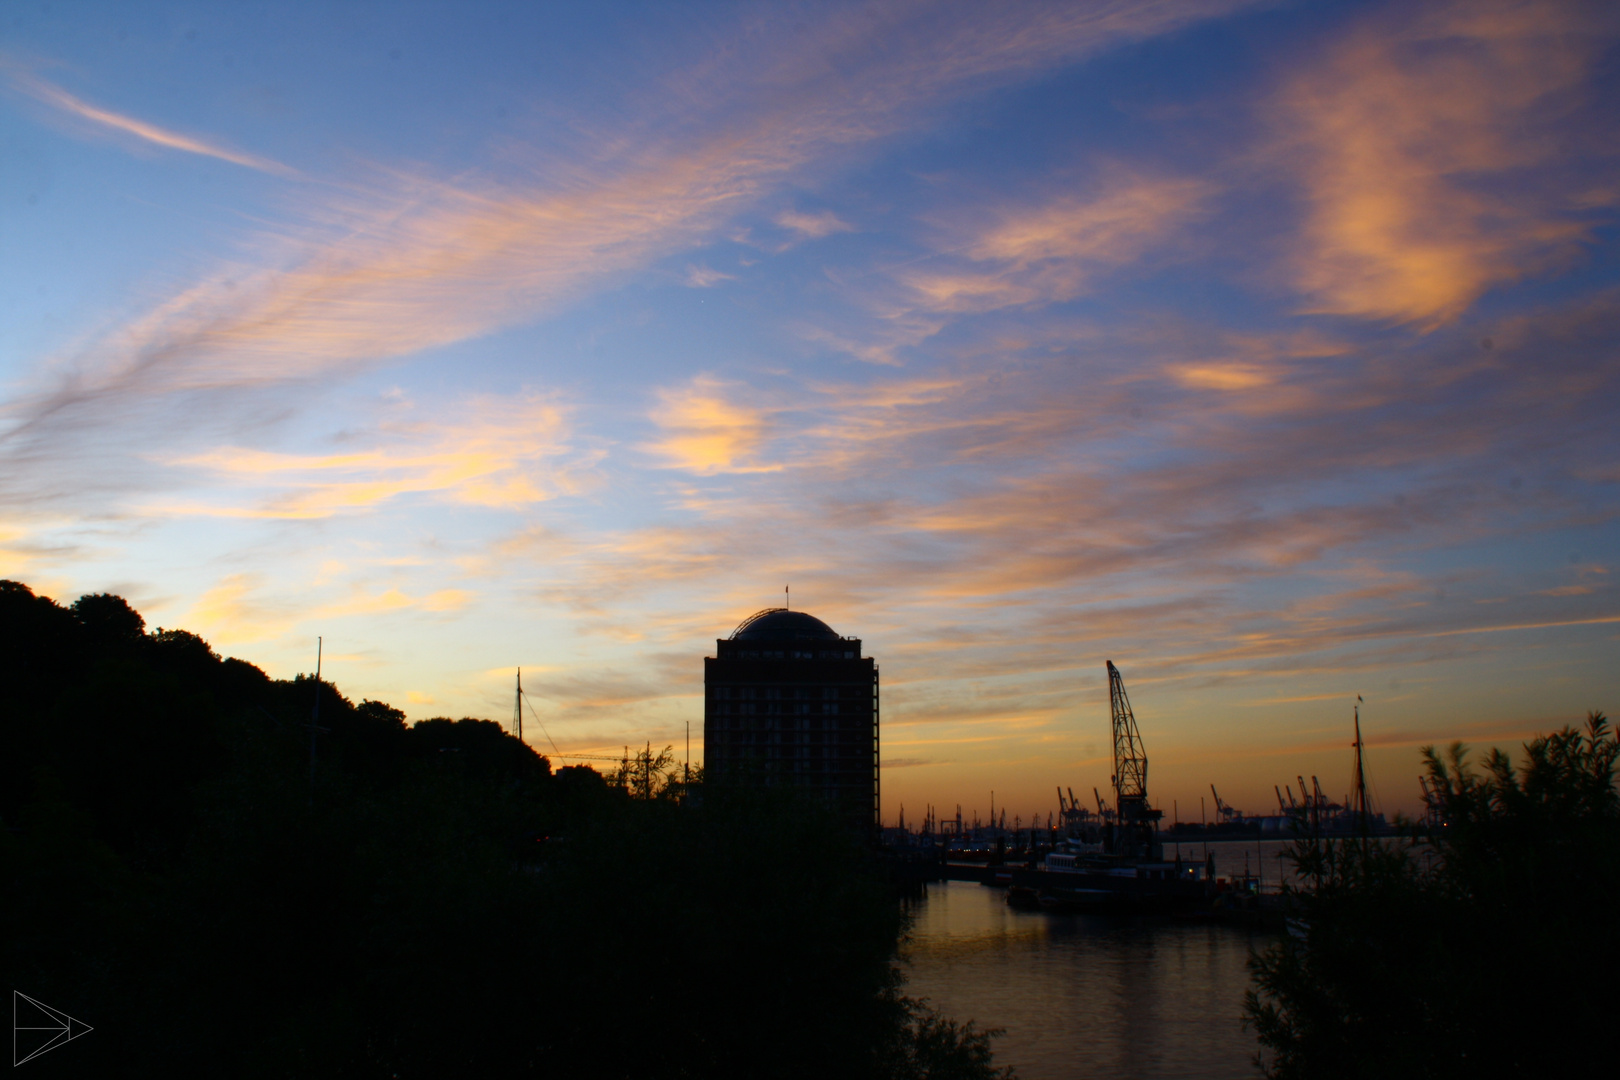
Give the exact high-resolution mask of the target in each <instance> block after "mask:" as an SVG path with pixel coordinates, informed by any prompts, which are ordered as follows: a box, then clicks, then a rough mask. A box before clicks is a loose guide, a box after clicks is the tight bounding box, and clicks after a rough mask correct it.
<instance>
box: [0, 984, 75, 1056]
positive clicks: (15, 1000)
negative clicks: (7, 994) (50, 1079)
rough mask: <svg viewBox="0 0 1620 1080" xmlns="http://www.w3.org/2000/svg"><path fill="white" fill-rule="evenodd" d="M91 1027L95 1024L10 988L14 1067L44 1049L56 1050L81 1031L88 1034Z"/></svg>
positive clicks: (42, 1051) (37, 1054) (39, 1053)
mask: <svg viewBox="0 0 1620 1080" xmlns="http://www.w3.org/2000/svg"><path fill="white" fill-rule="evenodd" d="M94 1030H95V1028H93V1027H91V1026H90V1025H89V1024H86V1023H85V1022H84V1021H83V1020H75V1019H74V1018H73V1017H71V1016H69V1015H68V1014H67V1013H65V1012H63V1011H62V1010H61V1009H53V1008H51V1007H50V1006H49V1005H46V1004H45V1003H44V1002H42V1001H35V1000H34V999H33V998H31V997H29V996H28V995H27V994H25V993H23V992H22V991H20V990H13V991H12V992H11V1064H12V1067H13V1068H15V1067H16V1066H18V1065H21V1064H22V1063H23V1062H25V1061H30V1060H32V1059H33V1058H37V1057H39V1055H41V1054H43V1053H44V1052H45V1051H47V1050H55V1049H56V1048H57V1047H58V1046H61V1045H62V1044H63V1043H68V1042H72V1041H73V1040H74V1039H77V1038H78V1037H79V1036H80V1035H88V1034H89V1033H90V1032H92V1031H94Z"/></svg>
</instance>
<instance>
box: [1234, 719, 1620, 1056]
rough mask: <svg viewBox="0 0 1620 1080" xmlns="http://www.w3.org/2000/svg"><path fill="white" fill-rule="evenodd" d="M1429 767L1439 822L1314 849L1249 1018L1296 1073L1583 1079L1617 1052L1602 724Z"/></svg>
mask: <svg viewBox="0 0 1620 1080" xmlns="http://www.w3.org/2000/svg"><path fill="white" fill-rule="evenodd" d="M1424 757H1425V762H1426V767H1427V770H1428V774H1429V780H1430V782H1431V783H1430V789H1431V791H1433V792H1434V796H1433V799H1434V801H1433V805H1432V807H1431V809H1432V815H1431V818H1432V820H1431V821H1430V823H1429V824H1427V825H1426V826H1425V827H1423V828H1420V829H1413V830H1412V832H1411V836H1410V839H1409V840H1408V841H1406V842H1403V843H1396V844H1393V845H1386V844H1382V843H1377V842H1371V841H1363V840H1338V841H1335V840H1324V839H1321V838H1317V837H1311V836H1304V837H1302V838H1300V839H1299V840H1298V841H1296V843H1295V844H1294V846H1293V848H1292V850H1291V851H1290V853H1289V855H1290V857H1291V859H1292V860H1293V862H1294V864H1295V868H1296V875H1297V878H1298V880H1299V881H1300V882H1301V883H1302V884H1301V885H1300V887H1299V888H1298V889H1296V890H1294V891H1293V892H1292V894H1291V897H1290V899H1291V901H1292V906H1291V918H1290V922H1289V927H1290V932H1289V934H1288V935H1286V936H1284V937H1283V938H1282V939H1281V940H1280V941H1279V942H1278V944H1276V945H1274V946H1272V947H1271V948H1270V949H1268V950H1266V951H1265V952H1264V953H1261V954H1260V955H1258V956H1256V957H1255V958H1254V959H1253V961H1252V962H1251V968H1252V970H1253V975H1254V987H1253V989H1251V991H1250V992H1249V994H1248V996H1247V1001H1246V1006H1245V1016H1246V1020H1247V1022H1248V1023H1250V1024H1252V1025H1253V1026H1254V1028H1255V1030H1256V1032H1257V1033H1258V1035H1259V1039H1260V1043H1261V1045H1262V1046H1263V1047H1264V1048H1265V1049H1266V1050H1267V1051H1269V1058H1263V1059H1262V1064H1263V1065H1264V1066H1265V1067H1266V1069H1267V1072H1268V1075H1270V1076H1274V1077H1279V1078H1284V1077H1328V1078H1331V1077H1375V1076H1376V1077H1405V1076H1412V1077H1451V1076H1456V1077H1464V1076H1466V1077H1470V1078H1479V1077H1491V1076H1532V1075H1578V1074H1580V1073H1584V1072H1585V1071H1586V1069H1587V1068H1589V1066H1590V1064H1591V1063H1592V1062H1595V1061H1600V1060H1605V1059H1607V1058H1608V1057H1610V1056H1612V1047H1611V1042H1612V1040H1611V1039H1610V1038H1609V1036H1608V1034H1607V1023H1608V1019H1609V1013H1610V1011H1611V1009H1610V1005H1611V999H1610V997H1609V995H1608V993H1607V991H1606V990H1605V989H1604V988H1605V987H1606V986H1607V985H1608V983H1609V981H1610V980H1611V979H1612V977H1613V975H1612V972H1613V971H1614V970H1615V965H1616V963H1617V962H1620V929H1617V927H1616V924H1615V921H1614V920H1613V919H1612V918H1610V917H1608V915H1607V914H1604V913H1606V912H1607V911H1608V910H1610V908H1612V905H1613V901H1614V898H1615V896H1616V890H1617V888H1620V794H1617V792H1616V788H1615V766H1616V761H1617V758H1620V743H1617V742H1616V739H1615V737H1614V734H1613V733H1612V732H1611V731H1610V729H1609V726H1608V722H1607V720H1606V719H1605V718H1604V716H1603V714H1602V713H1597V712H1594V713H1591V714H1589V716H1588V719H1587V724H1586V729H1585V731H1584V732H1583V731H1576V730H1574V729H1572V728H1567V727H1566V728H1565V729H1563V730H1562V731H1559V732H1556V733H1554V734H1552V735H1546V736H1541V737H1538V738H1536V739H1535V740H1533V741H1532V742H1530V743H1528V744H1527V745H1526V746H1525V762H1524V765H1523V767H1522V769H1515V768H1514V766H1513V763H1512V761H1511V760H1510V759H1509V758H1508V757H1507V755H1505V754H1503V753H1501V752H1500V751H1493V752H1492V754H1491V755H1490V756H1489V757H1488V758H1487V759H1486V762H1485V768H1484V770H1483V772H1480V771H1476V770H1475V769H1473V768H1472V767H1471V766H1470V765H1469V763H1468V761H1467V753H1466V750H1465V749H1464V748H1463V746H1462V745H1461V744H1455V745H1453V746H1452V747H1451V749H1450V751H1449V752H1448V753H1447V754H1446V755H1444V756H1442V755H1440V754H1437V753H1436V752H1435V751H1434V749H1433V748H1432V747H1429V748H1425V750H1424Z"/></svg>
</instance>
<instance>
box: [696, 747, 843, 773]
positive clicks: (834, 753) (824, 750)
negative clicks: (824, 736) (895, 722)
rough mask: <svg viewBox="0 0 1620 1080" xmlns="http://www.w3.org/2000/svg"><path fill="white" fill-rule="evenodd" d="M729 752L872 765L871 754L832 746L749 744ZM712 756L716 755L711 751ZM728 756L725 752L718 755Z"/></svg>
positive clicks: (771, 758)
mask: <svg viewBox="0 0 1620 1080" xmlns="http://www.w3.org/2000/svg"><path fill="white" fill-rule="evenodd" d="M729 754H730V756H731V757H733V758H738V759H741V758H756V759H760V760H767V761H819V762H829V763H832V764H836V765H841V766H842V767H843V768H846V769H859V768H868V767H870V765H871V757H870V755H862V754H860V753H851V752H839V750H838V748H837V747H832V746H819V747H818V746H774V745H772V746H767V745H756V744H748V745H743V746H734V747H731V748H730V751H729ZM710 756H711V757H713V756H716V755H715V754H714V753H713V751H712V750H711V751H710ZM718 756H720V757H725V756H727V755H726V754H725V753H722V754H720V755H718Z"/></svg>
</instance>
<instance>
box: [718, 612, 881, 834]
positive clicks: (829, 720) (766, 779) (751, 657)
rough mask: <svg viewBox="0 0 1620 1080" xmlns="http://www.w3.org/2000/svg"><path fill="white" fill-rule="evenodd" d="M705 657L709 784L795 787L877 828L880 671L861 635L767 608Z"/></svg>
mask: <svg viewBox="0 0 1620 1080" xmlns="http://www.w3.org/2000/svg"><path fill="white" fill-rule="evenodd" d="M714 645H715V655H713V656H710V657H705V658H704V660H703V682H704V689H705V694H704V706H703V756H704V766H703V767H704V779H705V781H706V782H708V783H713V784H728V783H763V784H774V783H793V784H799V785H803V786H804V787H808V788H811V789H814V790H817V791H821V792H824V793H825V794H826V795H827V797H828V798H829V799H830V800H832V801H833V802H834V803H836V804H837V805H838V806H840V807H842V808H843V810H844V811H845V812H846V813H847V814H848V815H849V816H850V818H851V820H852V821H857V822H859V823H860V825H861V826H862V827H863V828H870V829H873V830H876V829H877V827H878V824H879V803H878V667H877V663H876V661H874V660H873V659H872V658H871V657H870V656H862V655H861V642H860V639H859V638H846V637H840V636H839V635H838V634H837V632H836V631H834V630H833V628H832V627H830V626H828V625H827V624H826V623H824V622H822V621H821V620H820V619H818V618H816V617H815V616H813V615H808V614H806V613H805V612H802V611H789V610H788V609H787V608H766V609H765V610H764V611H760V612H757V613H755V614H753V615H750V616H749V617H748V618H747V619H745V620H743V623H742V625H740V626H738V627H737V629H736V630H734V631H732V634H731V636H730V637H729V638H721V639H719V640H717V641H716V642H715V643H714Z"/></svg>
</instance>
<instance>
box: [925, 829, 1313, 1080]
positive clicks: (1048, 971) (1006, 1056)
mask: <svg viewBox="0 0 1620 1080" xmlns="http://www.w3.org/2000/svg"><path fill="white" fill-rule="evenodd" d="M1281 846H1282V844H1281V843H1280V842H1269V843H1267V844H1266V845H1265V848H1264V852H1263V860H1262V856H1261V855H1258V854H1256V853H1255V848H1256V845H1255V844H1254V843H1248V844H1243V843H1236V844H1233V843H1212V844H1210V845H1209V849H1210V851H1212V852H1214V853H1215V862H1216V873H1217V874H1220V875H1222V876H1226V875H1228V874H1241V873H1242V872H1243V857H1244V851H1245V849H1247V851H1248V852H1249V859H1250V863H1251V866H1253V865H1257V864H1258V863H1259V862H1261V861H1265V862H1267V863H1268V864H1269V865H1267V866H1266V880H1267V884H1268V885H1269V886H1271V887H1275V883H1276V880H1277V877H1276V875H1277V871H1278V864H1277V859H1276V854H1275V851H1276V849H1277V848H1280V847H1281ZM1189 847H1190V850H1189ZM1202 851H1203V849H1202V847H1201V846H1199V845H1192V846H1189V845H1183V850H1182V856H1183V858H1189V859H1192V858H1201V857H1202ZM1166 853H1167V854H1170V852H1169V851H1167V852H1166ZM913 913H914V915H915V917H916V922H915V924H914V925H913V927H912V932H911V940H910V942H909V944H908V946H907V950H906V955H907V958H908V960H909V966H908V973H909V976H910V983H909V984H908V986H907V991H906V992H907V993H909V994H911V995H912V996H914V997H926V998H928V999H929V1000H930V1001H931V1002H932V1003H933V1005H934V1006H935V1007H936V1008H938V1009H939V1010H940V1011H942V1012H943V1013H945V1015H947V1016H950V1017H952V1018H953V1019H956V1020H969V1019H971V1020H974V1021H977V1022H978V1025H979V1026H980V1027H981V1028H984V1027H999V1028H1005V1029H1006V1033H1005V1034H1004V1035H1003V1036H1002V1037H1001V1038H999V1039H997V1040H996V1043H995V1048H996V1061H997V1063H998V1064H1001V1065H1012V1066H1013V1067H1014V1068H1016V1069H1017V1070H1018V1075H1019V1076H1020V1077H1022V1078H1023V1080H1057V1078H1060V1077H1061V1078H1070V1077H1097V1078H1102V1077H1107V1078H1115V1077H1118V1078H1121V1080H1137V1078H1142V1080H1147V1078H1152V1077H1177V1078H1189V1080H1227V1078H1235V1077H1244V1078H1252V1077H1254V1076H1256V1075H1258V1074H1257V1071H1256V1069H1255V1067H1254V1065H1253V1059H1254V1053H1255V1050H1256V1049H1257V1045H1256V1043H1255V1040H1254V1035H1253V1033H1251V1032H1245V1031H1244V1030H1243V1027H1242V1022H1241V1017H1242V1015H1243V992H1244V990H1246V989H1247V988H1248V985H1249V971H1248V966H1247V962H1248V958H1249V951H1250V949H1251V948H1264V947H1265V946H1266V945H1267V944H1268V943H1269V942H1270V941H1271V935H1269V934H1267V933H1264V932H1255V931H1249V930H1243V929H1238V928H1234V927H1229V926H1209V925H1195V924H1187V923H1175V922H1168V921H1163V920H1148V919H1102V918H1097V917H1093V916H1086V915H1054V914H1050V913H1048V912H1044V911H1017V910H1014V909H1013V908H1009V907H1008V906H1007V904H1006V902H1005V892H1004V890H1002V889H994V888H988V887H986V886H983V885H973V884H968V883H964V882H949V883H941V884H935V885H930V886H929V888H928V896H927V899H925V900H922V901H920V902H918V903H917V904H916V905H915V907H914V908H913Z"/></svg>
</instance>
